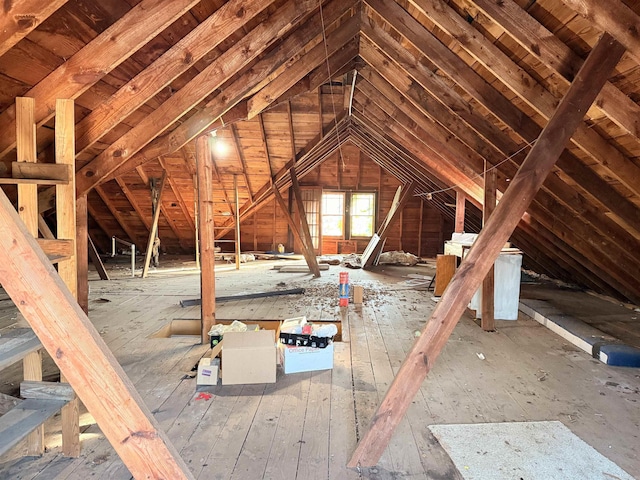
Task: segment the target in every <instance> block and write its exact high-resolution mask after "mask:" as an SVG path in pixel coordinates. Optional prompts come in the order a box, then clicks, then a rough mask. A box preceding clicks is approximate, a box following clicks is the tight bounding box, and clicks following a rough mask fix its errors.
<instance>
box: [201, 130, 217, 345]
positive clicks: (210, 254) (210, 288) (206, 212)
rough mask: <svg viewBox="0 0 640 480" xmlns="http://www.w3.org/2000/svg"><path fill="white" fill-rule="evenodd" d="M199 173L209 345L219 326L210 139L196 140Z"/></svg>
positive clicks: (205, 326) (204, 336) (204, 326)
mask: <svg viewBox="0 0 640 480" xmlns="http://www.w3.org/2000/svg"><path fill="white" fill-rule="evenodd" d="M196 171H197V174H198V177H197V179H198V234H199V237H198V238H199V241H200V262H201V265H202V267H201V268H200V298H201V299H202V301H201V305H200V308H201V315H202V324H201V326H202V330H201V334H200V340H201V341H202V343H203V344H204V343H207V341H208V338H209V337H208V336H209V330H211V326H212V325H213V324H215V323H216V319H215V312H216V285H215V281H216V277H215V251H214V247H215V230H214V223H213V216H214V212H213V157H212V155H211V147H210V146H209V137H207V136H206V135H201V136H199V137H198V138H197V139H196Z"/></svg>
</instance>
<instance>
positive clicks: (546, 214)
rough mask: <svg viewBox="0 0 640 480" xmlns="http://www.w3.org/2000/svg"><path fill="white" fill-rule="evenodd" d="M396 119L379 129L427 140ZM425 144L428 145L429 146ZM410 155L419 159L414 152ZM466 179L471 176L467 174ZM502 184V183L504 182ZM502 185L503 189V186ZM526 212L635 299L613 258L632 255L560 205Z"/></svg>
mask: <svg viewBox="0 0 640 480" xmlns="http://www.w3.org/2000/svg"><path fill="white" fill-rule="evenodd" d="M375 98H376V101H380V99H381V98H382V97H381V96H375ZM402 108H406V105H402ZM386 111H393V107H392V106H388V105H387V106H386ZM373 112H374V110H373V109H372V108H371V107H369V108H368V110H367V116H368V117H371V116H372V114H373ZM380 114H382V115H383V116H386V115H385V114H384V113H382V111H381V110H380V111H378V115H380ZM400 118H401V117H400V116H398V115H397V114H396V113H394V118H387V119H382V120H381V121H380V125H386V126H387V127H386V130H390V131H393V132H394V133H396V134H398V135H400V139H399V141H400V142H402V143H403V144H405V145H408V144H410V143H415V142H421V141H424V139H426V138H428V136H429V134H427V133H426V132H425V131H424V130H421V129H420V130H416V129H415V126H414V125H410V124H409V123H406V121H405V122H403V121H400V124H401V125H402V127H400V128H406V129H409V130H411V131H412V135H413V138H411V137H407V136H406V134H405V133H403V132H402V131H401V130H399V129H398V128H396V126H395V125H393V123H394V122H395V121H397V120H398V119H400ZM389 126H390V128H389ZM381 128H382V127H381ZM414 130H415V131H414ZM428 143H429V145H431V142H428ZM427 148H428V147H427ZM443 148H444V149H446V150H439V153H440V154H441V155H444V154H447V155H448V154H450V150H451V149H452V148H453V146H452V144H451V143H449V144H448V145H447V146H443ZM414 154H415V155H419V154H418V153H417V152H416V153H414ZM454 156H455V154H454ZM457 156H458V158H460V159H462V158H464V155H461V154H458V155H457ZM458 165H459V167H460V168H462V167H463V165H464V163H463V162H458ZM439 166H443V164H440V165H439ZM434 168H437V167H434ZM471 172H473V170H471ZM470 175H474V174H473V173H470ZM550 180H555V179H554V176H553V175H550V176H549V177H547V181H550ZM502 181H503V182H504V179H503V180H502ZM467 182H468V181H467ZM452 184H453V185H460V184H459V183H457V182H452ZM504 185H505V186H506V184H504ZM478 193H479V192H478ZM474 197H475V198H476V199H477V200H478V201H479V202H480V204H481V203H482V201H481V198H482V197H481V196H474ZM537 198H539V199H543V200H544V199H547V197H546V196H545V195H543V193H542V192H540V194H539V195H538V196H537ZM530 208H531V211H532V213H536V218H538V219H539V221H540V222H544V223H545V225H546V227H547V228H549V229H550V230H551V231H553V232H554V233H555V234H556V235H558V236H559V237H560V238H564V239H565V240H566V241H567V242H569V243H571V244H572V245H574V247H573V248H575V249H577V250H579V251H580V252H582V253H580V254H579V257H580V258H584V256H585V255H586V256H587V257H590V258H592V259H593V262H590V263H591V264H597V265H598V267H597V268H595V269H594V270H593V273H596V274H601V272H605V273H606V275H607V278H608V279H609V281H610V282H611V284H612V285H615V286H616V288H618V289H619V291H621V292H624V294H625V295H631V296H632V297H633V296H635V294H634V293H633V292H634V291H637V288H638V287H639V285H638V282H637V279H635V278H634V277H633V276H630V275H628V274H627V272H625V271H622V270H620V269H618V268H616V258H620V257H625V258H627V259H628V261H629V262H632V263H631V264H635V263H636V262H637V261H636V260H633V259H632V257H633V256H634V253H632V252H629V251H625V250H622V249H617V248H615V247H613V246H612V245H610V243H609V241H608V240H607V238H606V237H602V236H600V235H594V233H593V231H591V230H590V229H588V228H586V227H585V223H584V220H582V219H581V218H579V217H576V216H575V215H574V214H571V213H569V212H566V211H565V210H564V208H563V207H562V206H561V205H560V204H558V202H552V203H549V202H547V203H546V204H545V205H543V206H542V208H541V207H540V205H538V203H537V202H534V203H533V204H532V205H531V207H530ZM558 219H562V223H561V224H560V223H558V222H557V220H558ZM567 226H570V228H566V227H567ZM584 239H589V241H588V242H585V241H584ZM603 242H604V243H605V244H607V246H606V247H604V246H603ZM631 244H633V242H631ZM596 251H598V253H595V252H596ZM576 253H577V252H576ZM576 253H574V257H576ZM576 259H577V257H576ZM613 277H615V278H613Z"/></svg>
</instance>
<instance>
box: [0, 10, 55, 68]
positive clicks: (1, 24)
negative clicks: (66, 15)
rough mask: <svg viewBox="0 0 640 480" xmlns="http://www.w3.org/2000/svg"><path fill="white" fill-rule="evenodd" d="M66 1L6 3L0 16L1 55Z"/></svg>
mask: <svg viewBox="0 0 640 480" xmlns="http://www.w3.org/2000/svg"><path fill="white" fill-rule="evenodd" d="M65 3H67V0H51V1H49V2H42V1H41V0H19V1H14V2H10V3H8V4H6V7H5V8H4V10H3V12H2V17H0V56H2V55H4V54H5V53H6V52H7V51H9V50H10V49H11V47H13V46H14V45H15V44H16V43H18V42H19V41H20V40H22V39H23V38H24V37H26V36H27V35H28V34H29V32H31V31H32V30H34V29H35V28H36V27H38V25H40V24H42V22H44V21H45V20H46V19H47V18H48V17H49V16H50V15H51V14H52V13H54V12H55V11H56V10H58V9H59V8H60V7H62V6H63V5H64V4H65Z"/></svg>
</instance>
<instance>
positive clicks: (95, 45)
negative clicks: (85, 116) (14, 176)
mask: <svg viewBox="0 0 640 480" xmlns="http://www.w3.org/2000/svg"><path fill="white" fill-rule="evenodd" d="M196 3H198V0H176V1H174V2H170V3H169V4H167V2H165V1H164V0H143V1H142V2H140V3H139V4H138V5H136V6H135V7H133V8H132V9H131V10H130V11H129V12H128V13H127V14H126V15H124V16H123V17H122V18H121V19H120V20H118V21H117V22H116V23H114V24H113V25H112V26H110V27H109V28H107V29H106V30H105V31H104V32H102V33H101V34H100V35H98V36H97V37H96V38H95V39H93V40H92V41H91V42H89V43H88V44H87V45H86V46H85V47H84V48H82V49H81V50H80V51H79V52H78V53H76V54H75V55H74V56H73V57H71V58H70V59H68V60H67V61H66V62H65V63H64V64H63V65H61V66H60V67H59V68H57V69H56V70H54V71H53V72H51V73H50V74H49V75H48V76H47V77H46V78H45V79H44V80H42V81H41V82H40V83H38V84H37V85H36V86H34V87H33V88H32V89H31V90H29V92H27V93H26V94H25V95H26V96H29V97H32V98H35V99H36V111H35V120H36V123H37V124H38V125H42V124H43V123H44V122H46V121H48V120H49V119H50V118H51V117H52V116H53V112H54V109H55V102H56V99H57V98H68V99H74V98H77V97H78V96H80V95H81V94H82V93H83V92H85V91H86V90H88V89H89V88H90V87H91V86H92V85H93V84H95V83H96V82H97V81H98V80H100V79H101V78H102V77H103V76H104V75H106V74H107V73H109V72H110V71H111V70H113V69H114V68H115V67H117V66H118V65H119V64H120V63H122V62H123V61H124V60H126V59H127V58H129V56H131V55H132V54H133V53H134V52H135V51H136V50H137V49H138V48H140V47H142V46H143V45H144V44H146V43H147V42H148V41H149V40H151V39H152V38H153V37H155V36H156V35H157V34H158V33H160V32H161V31H162V30H164V29H165V28H166V27H168V26H169V25H171V23H173V22H174V21H175V20H177V19H178V18H179V17H180V16H181V15H182V14H184V13H185V12H186V11H187V10H189V9H190V8H191V7H192V6H194V5H195V4H196ZM142 16H144V19H145V21H144V22H140V18H141V17H142ZM14 118H15V108H14V107H9V108H7V109H6V110H5V111H4V112H2V114H1V115H0V131H3V132H5V133H4V134H3V135H2V137H1V138H0V157H3V156H5V155H6V154H7V153H8V152H9V151H10V150H11V149H13V148H14V147H15V145H16V137H15V133H14V131H15V122H14Z"/></svg>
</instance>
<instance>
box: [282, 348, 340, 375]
mask: <svg viewBox="0 0 640 480" xmlns="http://www.w3.org/2000/svg"><path fill="white" fill-rule="evenodd" d="M278 355H279V357H280V362H281V363H282V368H283V369H284V373H299V372H315V371H317V370H331V369H332V368H333V343H330V344H329V345H327V347H326V348H312V347H295V346H291V345H283V344H280V345H278Z"/></svg>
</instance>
